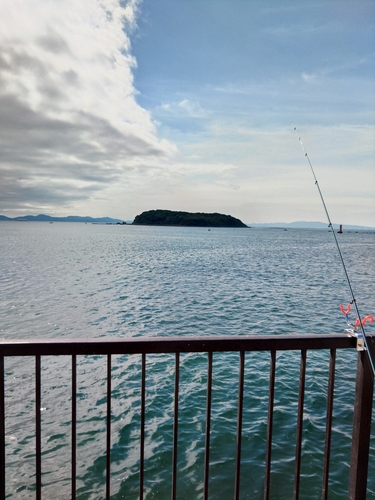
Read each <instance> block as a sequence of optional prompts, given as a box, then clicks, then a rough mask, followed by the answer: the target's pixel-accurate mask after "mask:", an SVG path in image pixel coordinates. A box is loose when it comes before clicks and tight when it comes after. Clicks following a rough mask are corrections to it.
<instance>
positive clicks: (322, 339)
mask: <svg viewBox="0 0 375 500" xmlns="http://www.w3.org/2000/svg"><path fill="white" fill-rule="evenodd" d="M368 342H369V346H370V348H371V349H374V345H375V338H372V337H368ZM355 348H356V339H355V338H354V337H351V336H348V335H345V334H329V335H320V334H319V335H277V336H252V337H250V336H230V337H229V336H228V337H221V336H220V337H215V336H211V337H147V338H145V337H136V338H125V339H118V338H113V339H101V338H99V339H60V340H50V339H46V340H15V341H4V340H3V341H0V499H5V496H6V483H5V481H6V465H7V464H6V459H5V432H6V425H5V389H4V388H5V383H4V379H5V374H4V358H5V357H8V356H9V357H17V356H33V357H35V426H36V431H35V435H36V445H35V457H36V459H35V460H36V467H35V469H36V474H35V477H36V484H35V489H36V498H37V499H40V498H41V495H42V472H41V471H42V467H41V415H40V408H41V357H42V356H71V359H72V381H71V388H72V389H71V391H72V407H71V412H72V429H71V434H72V438H71V439H72V446H71V450H72V451H71V481H72V486H71V498H72V499H75V498H76V497H77V492H76V460H77V457H76V447H77V436H76V434H77V430H76V419H77V415H76V412H77V408H76V399H77V356H81V355H104V356H106V357H107V388H106V390H107V409H106V412H107V418H106V421H107V424H106V425H107V428H106V433H107V435H106V471H107V472H106V498H107V499H109V498H110V494H111V492H110V463H111V390H112V389H111V363H112V355H122V354H141V355H142V363H141V372H142V378H141V396H140V399H141V419H140V426H141V429H140V457H139V464H140V465H139V478H140V487H139V498H140V500H142V499H143V498H144V460H145V453H144V446H145V409H146V356H147V355H148V354H162V353H174V354H175V380H174V417H173V425H174V430H173V455H172V484H171V492H172V499H176V498H177V488H176V484H177V450H178V446H177V442H178V423H179V421H178V404H179V371H180V354H181V353H192V352H194V353H198V352H201V353H203V352H205V353H208V358H207V359H208V365H207V393H206V434H205V458H204V478H203V498H204V499H205V500H207V499H208V498H209V470H210V429H211V398H212V378H213V375H212V363H213V356H212V354H213V353H215V352H239V353H240V365H239V379H238V412H237V448H236V449H237V451H236V468H235V481H234V498H235V499H238V498H239V495H240V486H241V485H240V470H241V440H242V414H243V405H244V380H245V353H246V352H251V351H270V353H271V359H270V375H269V390H268V394H269V395H268V423H267V436H266V466H265V478H264V499H265V500H267V499H269V497H270V478H271V462H272V460H271V458H272V457H271V455H272V437H273V412H274V391H275V375H276V352H277V351H300V354H301V356H300V380H299V397H298V410H297V427H296V455H295V473H294V497H293V498H294V499H295V500H297V499H298V498H299V490H300V472H301V456H302V429H303V411H304V397H305V374H306V354H307V351H308V350H322V349H325V350H329V351H330V367H329V374H328V391H327V408H326V436H325V450H324V464H323V487H322V499H323V500H326V499H327V498H328V478H329V462H330V448H331V435H332V413H333V398H334V383H335V362H336V350H337V349H355ZM372 400H373V378H372V375H371V370H370V369H369V363H368V361H367V358H366V353H365V352H359V353H358V366H357V381H356V397H355V404H354V426H353V436H352V455H351V467H350V483H349V499H350V500H360V499H361V500H363V499H364V498H365V497H366V489H367V487H366V485H367V471H368V457H369V446H370V433H371V416H372Z"/></svg>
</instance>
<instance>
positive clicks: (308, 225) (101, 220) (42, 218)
mask: <svg viewBox="0 0 375 500" xmlns="http://www.w3.org/2000/svg"><path fill="white" fill-rule="evenodd" d="M0 221H30V222H33V221H36V222H86V223H90V224H125V223H127V224H131V223H132V221H131V220H127V221H124V220H122V219H113V218H111V217H89V216H86V217H81V216H78V215H68V216H67V217H51V216H50V215H45V214H40V215H25V216H20V217H6V216H5V215H0ZM247 226H249V227H254V228H256V227H259V228H261V227H264V228H283V229H292V228H295V229H298V228H302V229H303V228H305V229H328V223H325V222H318V221H313V222H307V221H297V222H265V223H257V222H254V223H249V224H247ZM333 228H334V229H338V228H339V224H333ZM343 230H344V231H345V230H352V231H353V230H370V231H374V230H375V227H369V226H355V225H350V224H348V225H346V224H343Z"/></svg>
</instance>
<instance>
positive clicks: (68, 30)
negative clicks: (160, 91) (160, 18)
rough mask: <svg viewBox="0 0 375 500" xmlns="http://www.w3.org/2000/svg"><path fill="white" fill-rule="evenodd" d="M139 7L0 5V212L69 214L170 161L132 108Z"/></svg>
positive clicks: (96, 0)
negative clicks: (63, 209) (133, 38)
mask: <svg viewBox="0 0 375 500" xmlns="http://www.w3.org/2000/svg"><path fill="white" fill-rule="evenodd" d="M137 4H138V2H137V0H129V1H128V2H127V3H126V5H124V6H121V5H122V4H121V3H120V2H119V0H80V1H79V2H76V1H75V0H61V1H59V2H50V1H47V0H22V1H21V0H6V1H5V2H2V4H1V6H0V172H1V177H2V183H1V186H2V187H1V191H2V192H1V195H0V199H1V200H2V201H1V203H0V209H1V212H4V211H8V210H14V208H15V207H16V206H18V207H19V210H20V211H22V210H26V211H30V209H31V208H32V207H33V208H34V210H35V211H37V210H42V209H48V208H50V207H54V206H56V202H57V203H58V204H59V205H60V206H64V205H66V206H69V204H72V203H75V202H76V201H77V200H80V199H88V198H90V197H91V196H92V195H94V194H95V193H98V192H99V191H101V190H102V189H104V188H105V187H106V186H108V185H109V184H110V183H113V182H127V178H128V177H131V176H132V175H133V173H134V171H144V170H147V169H148V168H151V169H155V168H164V165H165V164H166V163H168V161H169V159H170V158H171V157H172V156H173V154H174V153H175V151H176V148H175V146H174V145H173V144H171V143H168V142H167V141H165V140H160V139H159V138H158V137H157V131H156V129H155V125H154V124H153V122H152V120H151V117H150V115H149V113H148V112H147V111H146V110H145V109H143V108H141V107H140V106H139V105H138V104H137V102H136V100H135V94H136V92H135V89H134V86H133V73H132V71H133V69H134V67H135V65H136V61H135V59H134V58H133V56H132V55H131V52H130V49H131V45H130V39H129V33H130V32H131V31H132V30H133V29H134V28H135V19H136V12H137Z"/></svg>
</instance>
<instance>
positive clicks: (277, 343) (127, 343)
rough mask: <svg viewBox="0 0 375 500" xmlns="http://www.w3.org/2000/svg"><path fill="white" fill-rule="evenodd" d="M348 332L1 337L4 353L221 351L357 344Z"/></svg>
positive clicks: (347, 346)
mask: <svg viewBox="0 0 375 500" xmlns="http://www.w3.org/2000/svg"><path fill="white" fill-rule="evenodd" d="M355 347H356V339H355V338H354V337H351V336H349V335H346V334H344V333H343V334H312V335H295V334H289V335H253V336H248V335H241V336H214V335H213V336H210V337H191V336H189V337H132V338H95V339H70V338H67V339H43V340H35V339H33V340H30V339H29V340H27V339H21V340H9V341H8V340H2V341H0V355H3V356H35V355H42V356H49V355H51V356H54V355H72V354H78V355H86V354H103V355H104V354H140V353H151V354H157V353H172V352H218V351H222V352H223V351H272V350H276V351H289V350H301V349H345V348H355Z"/></svg>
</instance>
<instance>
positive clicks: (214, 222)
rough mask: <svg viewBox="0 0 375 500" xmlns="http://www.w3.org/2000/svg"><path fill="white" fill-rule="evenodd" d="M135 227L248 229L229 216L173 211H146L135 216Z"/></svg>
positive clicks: (238, 220)
mask: <svg viewBox="0 0 375 500" xmlns="http://www.w3.org/2000/svg"><path fill="white" fill-rule="evenodd" d="M133 224H135V225H146V226H190V227H248V226H246V224H244V223H243V222H242V221H240V219H236V218H235V217H232V216H231V215H223V214H218V213H214V214H205V213H201V212H198V213H190V212H175V211H173V210H148V211H147V212H142V213H141V214H140V215H137V216H136V218H135V219H134V221H133Z"/></svg>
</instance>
